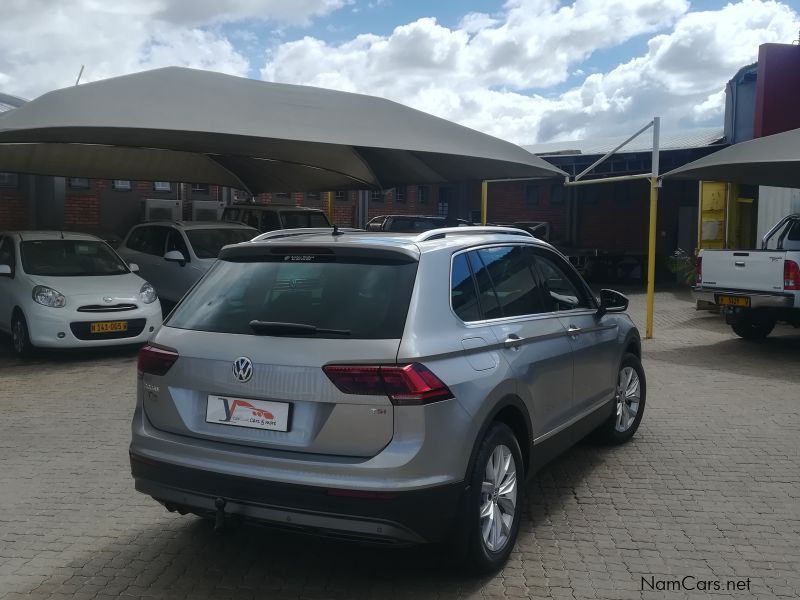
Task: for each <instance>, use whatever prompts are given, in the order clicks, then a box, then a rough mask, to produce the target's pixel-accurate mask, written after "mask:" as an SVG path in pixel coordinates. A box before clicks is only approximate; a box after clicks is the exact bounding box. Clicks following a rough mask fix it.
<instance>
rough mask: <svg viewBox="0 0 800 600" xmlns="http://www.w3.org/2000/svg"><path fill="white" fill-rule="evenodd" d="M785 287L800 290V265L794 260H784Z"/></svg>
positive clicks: (785, 288)
mask: <svg viewBox="0 0 800 600" xmlns="http://www.w3.org/2000/svg"><path fill="white" fill-rule="evenodd" d="M783 289H784V290H789V291H797V290H800V266H798V265H797V263H796V262H794V261H793V260H784V261H783Z"/></svg>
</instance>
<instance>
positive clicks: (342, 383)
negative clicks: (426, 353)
mask: <svg viewBox="0 0 800 600" xmlns="http://www.w3.org/2000/svg"><path fill="white" fill-rule="evenodd" d="M322 370H323V371H325V374H326V375H327V376H328V379H330V380H331V382H333V385H335V386H336V387H337V388H339V390H340V391H342V392H344V393H345V394H359V395H362V396H384V395H385V396H388V397H389V399H390V400H391V401H392V404H394V405H396V406H404V405H418V404H428V403H430V402H436V401H438V400H447V399H448V398H452V397H453V394H451V393H450V390H449V389H448V388H447V386H446V385H445V384H444V383H442V381H441V380H440V379H439V378H438V377H436V375H434V374H433V373H432V372H431V371H430V370H429V369H428V368H427V367H425V366H424V365H421V364H420V363H411V364H407V365H403V366H390V365H328V366H326V367H322Z"/></svg>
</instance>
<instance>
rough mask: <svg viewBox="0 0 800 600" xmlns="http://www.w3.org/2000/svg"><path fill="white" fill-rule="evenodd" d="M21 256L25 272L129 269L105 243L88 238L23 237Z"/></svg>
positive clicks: (114, 271)
mask: <svg viewBox="0 0 800 600" xmlns="http://www.w3.org/2000/svg"><path fill="white" fill-rule="evenodd" d="M20 258H21V259H22V268H23V269H24V271H25V272H26V273H27V274H28V275H42V276H53V277H70V276H76V277H77V276H89V275H123V274H125V273H128V272H129V271H128V267H126V266H125V264H124V263H123V262H122V261H121V260H120V258H119V256H117V254H116V253H115V252H114V251H113V250H112V249H111V247H110V246H109V245H108V244H106V243H105V242H94V241H91V240H34V241H29V242H26V241H23V242H22V243H21V244H20Z"/></svg>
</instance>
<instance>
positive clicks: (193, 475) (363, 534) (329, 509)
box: [130, 452, 466, 544]
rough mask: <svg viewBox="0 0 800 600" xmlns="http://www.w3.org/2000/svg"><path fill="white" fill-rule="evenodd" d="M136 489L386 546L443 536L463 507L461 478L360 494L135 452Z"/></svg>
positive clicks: (196, 507)
mask: <svg viewBox="0 0 800 600" xmlns="http://www.w3.org/2000/svg"><path fill="white" fill-rule="evenodd" d="M130 462H131V473H132V475H133V478H134V480H135V483H136V489H137V490H138V491H140V492H142V493H144V494H148V495H150V496H152V497H153V498H155V499H156V500H158V501H160V502H162V503H164V504H165V505H166V506H167V508H169V509H177V510H181V511H184V510H185V511H187V512H194V513H197V514H213V513H214V512H216V509H215V500H216V499H218V498H222V499H223V500H225V508H224V511H225V513H226V514H232V515H234V514H235V515H237V516H240V517H243V518H245V519H251V520H256V521H262V522H266V523H271V524H275V525H280V526H282V527H283V528H290V529H295V530H300V531H303V532H307V533H314V534H321V535H332V536H334V537H340V538H347V539H353V540H361V541H369V542H378V543H385V544H417V543H424V542H439V541H443V540H445V539H446V538H447V537H448V536H449V535H450V534H451V533H452V532H453V528H454V526H455V523H456V520H457V518H458V516H459V514H460V511H461V510H462V500H463V497H464V495H465V491H466V490H465V486H464V484H463V483H456V484H448V485H442V486H436V487H432V488H424V489H420V490H411V491H402V492H390V493H384V492H380V493H378V492H372V493H370V492H360V491H352V490H339V489H330V488H322V487H315V486H303V485H294V484H285V483H276V482H272V481H266V480H261V479H253V478H248V477H241V476H236V475H228V474H223V473H216V472H213V471H206V470H201V469H196V468H190V467H185V466H180V465H175V464H171V463H166V462H162V461H156V460H153V459H150V458H145V457H142V456H140V455H137V454H135V453H134V452H131V453H130Z"/></svg>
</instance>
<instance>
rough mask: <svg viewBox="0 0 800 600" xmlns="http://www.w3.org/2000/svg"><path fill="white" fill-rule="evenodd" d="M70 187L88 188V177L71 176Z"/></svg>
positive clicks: (76, 188)
mask: <svg viewBox="0 0 800 600" xmlns="http://www.w3.org/2000/svg"><path fill="white" fill-rule="evenodd" d="M69 187H71V188H72V189H74V190H88V189H89V180H88V179H87V178H86V177H70V178H69Z"/></svg>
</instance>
